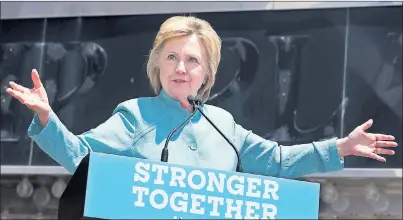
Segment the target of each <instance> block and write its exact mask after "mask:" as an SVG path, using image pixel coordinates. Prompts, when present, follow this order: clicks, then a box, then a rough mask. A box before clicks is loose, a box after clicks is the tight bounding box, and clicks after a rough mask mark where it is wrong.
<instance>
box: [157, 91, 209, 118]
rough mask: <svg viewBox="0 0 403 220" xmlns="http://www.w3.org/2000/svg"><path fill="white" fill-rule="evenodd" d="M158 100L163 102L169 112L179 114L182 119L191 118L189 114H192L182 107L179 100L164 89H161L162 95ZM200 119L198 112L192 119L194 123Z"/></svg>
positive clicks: (158, 96) (160, 94)
mask: <svg viewBox="0 0 403 220" xmlns="http://www.w3.org/2000/svg"><path fill="white" fill-rule="evenodd" d="M157 99H158V100H159V101H161V102H162V103H163V104H164V106H165V107H167V108H168V109H169V110H172V111H173V112H175V114H179V115H180V116H182V117H187V116H189V114H191V113H190V112H189V111H188V110H187V109H185V108H182V105H181V104H180V102H179V101H178V100H176V99H174V98H172V97H171V96H169V95H168V94H167V93H166V92H165V90H164V89H161V91H160V93H159V94H158V95H157ZM202 106H203V104H202ZM199 119H200V112H196V114H195V115H194V116H193V118H192V121H198V120H199Z"/></svg>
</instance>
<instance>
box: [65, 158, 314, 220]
mask: <svg viewBox="0 0 403 220" xmlns="http://www.w3.org/2000/svg"><path fill="white" fill-rule="evenodd" d="M319 193H320V185H319V184H318V183H310V182H304V181H297V180H289V179H282V178H274V177H268V176H260V175H253V174H248V173H237V172H230V171H221V170H214V169H207V168H196V167H190V166H183V165H177V164H171V163H163V162H158V161H150V160H145V159H138V158H133V157H126V156H117V155H111V154H104V153H95V152H92V153H90V154H88V155H87V156H86V157H85V158H83V159H82V161H81V163H80V165H79V166H78V168H77V169H76V171H75V173H74V175H73V176H72V178H71V179H70V182H69V183H68V185H67V187H66V189H65V191H64V193H63V194H62V196H61V198H60V201H59V213H58V219H59V220H73V219H74V220H77V219H188V218H192V219H206V218H211V219H223V218H230V219H231V218H232V219H250V218H259V219H318V215H319Z"/></svg>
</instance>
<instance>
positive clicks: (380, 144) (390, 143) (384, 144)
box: [375, 141, 397, 147]
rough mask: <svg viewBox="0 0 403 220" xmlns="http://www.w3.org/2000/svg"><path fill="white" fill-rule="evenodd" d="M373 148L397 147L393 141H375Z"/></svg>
mask: <svg viewBox="0 0 403 220" xmlns="http://www.w3.org/2000/svg"><path fill="white" fill-rule="evenodd" d="M375 147H397V143H396V142H394V141H376V144H375Z"/></svg>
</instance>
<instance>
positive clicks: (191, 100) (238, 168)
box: [187, 96, 242, 172]
mask: <svg viewBox="0 0 403 220" xmlns="http://www.w3.org/2000/svg"><path fill="white" fill-rule="evenodd" d="M187 99H188V102H189V103H190V104H192V106H193V108H194V109H195V110H194V112H196V110H198V111H199V112H200V113H201V114H202V115H203V116H204V118H206V119H207V121H208V122H209V123H210V124H211V125H212V126H213V127H214V128H215V129H216V130H217V131H218V133H220V135H221V136H222V137H223V138H224V139H225V140H226V141H227V142H228V144H229V145H231V147H232V148H233V149H234V151H235V153H236V156H237V159H238V164H237V166H236V171H237V172H242V165H241V157H240V156H239V152H238V150H237V149H236V147H235V145H234V144H233V143H232V142H231V141H230V140H229V139H228V138H227V137H226V136H225V135H224V134H223V133H222V132H221V130H220V129H219V128H217V126H216V125H215V124H214V123H213V122H212V121H211V120H210V118H209V117H207V115H205V114H204V113H203V111H202V110H201V109H200V105H201V101H200V100H198V99H196V98H195V97H193V96H188V97H187Z"/></svg>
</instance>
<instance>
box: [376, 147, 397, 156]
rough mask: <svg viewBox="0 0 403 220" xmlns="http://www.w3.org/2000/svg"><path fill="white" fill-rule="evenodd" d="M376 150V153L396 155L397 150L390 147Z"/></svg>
mask: <svg viewBox="0 0 403 220" xmlns="http://www.w3.org/2000/svg"><path fill="white" fill-rule="evenodd" d="M375 152H376V154H386V155H395V151H393V150H389V149H382V148H378V149H376V151H375Z"/></svg>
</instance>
